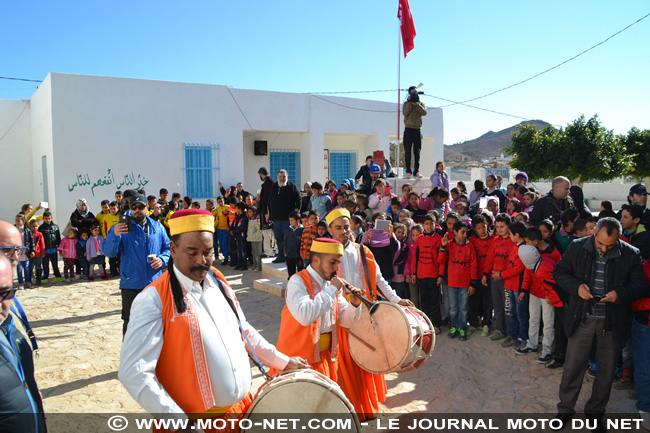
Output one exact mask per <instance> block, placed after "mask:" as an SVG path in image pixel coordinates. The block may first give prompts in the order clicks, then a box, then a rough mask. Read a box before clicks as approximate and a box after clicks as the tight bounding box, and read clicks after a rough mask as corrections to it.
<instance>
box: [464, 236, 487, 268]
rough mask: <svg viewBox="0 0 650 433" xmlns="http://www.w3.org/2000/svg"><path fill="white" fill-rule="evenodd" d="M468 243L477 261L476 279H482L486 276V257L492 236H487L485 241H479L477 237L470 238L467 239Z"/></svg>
mask: <svg viewBox="0 0 650 433" xmlns="http://www.w3.org/2000/svg"><path fill="white" fill-rule="evenodd" d="M469 243H471V244H472V246H473V247H474V251H475V252H476V259H477V260H478V277H479V278H480V277H482V276H483V275H485V274H487V273H488V272H487V268H486V265H487V257H488V254H489V253H490V246H491V245H492V236H488V237H486V238H485V239H481V238H479V237H478V236H472V237H471V238H469Z"/></svg>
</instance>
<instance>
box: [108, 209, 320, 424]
mask: <svg viewBox="0 0 650 433" xmlns="http://www.w3.org/2000/svg"><path fill="white" fill-rule="evenodd" d="M169 228H170V233H171V245H170V251H171V259H170V260H169V267H168V270H167V271H166V272H165V273H163V274H162V276H161V277H160V278H158V279H157V280H156V281H154V282H153V283H152V284H151V285H149V286H148V287H147V288H146V289H145V290H144V291H143V292H142V293H141V294H140V295H139V296H138V297H137V298H136V299H135V302H134V303H133V308H132V311H131V322H130V323H129V328H128V330H127V333H126V336H125V337H124V344H123V345H122V352H121V356H120V369H119V379H120V381H122V383H123V384H124V387H125V388H126V389H127V391H129V393H130V394H131V396H133V398H134V399H135V400H136V401H137V402H138V403H139V404H140V405H141V406H142V407H143V408H144V409H145V410H147V411H148V412H149V413H151V414H165V416H169V417H170V418H176V419H187V418H189V419H191V420H196V419H198V418H224V419H229V418H237V417H239V416H241V415H242V414H243V413H245V412H246V410H247V409H248V407H249V406H250V404H251V403H252V396H251V393H250V388H251V383H252V378H251V371H250V367H249V363H248V356H249V355H248V353H251V354H252V355H253V357H254V358H255V359H258V358H259V359H260V360H261V362H262V363H264V364H267V365H270V366H271V367H274V368H275V369H277V370H284V369H296V368H306V367H307V363H306V362H305V361H304V360H303V359H302V358H300V357H297V356H296V357H293V358H289V357H288V356H286V355H284V354H283V353H280V351H278V350H277V349H276V348H275V347H274V346H273V345H271V344H269V343H268V342H267V341H266V340H265V339H264V338H263V337H262V336H261V335H260V334H259V333H258V332H257V331H256V330H255V328H253V327H252V326H251V325H250V324H249V323H248V322H247V321H246V318H245V317H244V313H243V312H242V310H241V308H240V306H239V303H238V301H237V297H236V296H235V293H234V291H233V290H232V289H231V288H230V285H229V284H228V282H227V281H226V279H225V277H224V276H223V275H222V274H221V272H219V271H218V270H217V269H216V268H214V267H211V265H212V261H213V259H214V247H213V245H214V244H213V233H214V218H213V216H212V214H211V213H210V212H208V211H205V210H200V209H186V210H181V211H178V212H176V213H174V215H173V216H172V217H171V218H170V219H169ZM247 351H248V353H247ZM185 431H194V430H191V429H189V428H188V429H187V430H185Z"/></svg>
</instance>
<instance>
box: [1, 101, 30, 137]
mask: <svg viewBox="0 0 650 433" xmlns="http://www.w3.org/2000/svg"><path fill="white" fill-rule="evenodd" d="M28 105H29V103H28V102H25V106H24V107H23V109H22V110H20V113H19V114H18V117H16V120H14V123H12V124H11V126H9V128H7V130H6V131H5V133H4V134H2V137H0V141H2V140H3V139H4V138H5V137H6V136H7V134H9V131H11V129H12V128H13V127H14V125H15V124H16V122H18V119H20V116H22V115H23V112H24V111H25V109H26V108H27V106H28Z"/></svg>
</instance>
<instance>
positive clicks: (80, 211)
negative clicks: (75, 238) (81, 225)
mask: <svg viewBox="0 0 650 433" xmlns="http://www.w3.org/2000/svg"><path fill="white" fill-rule="evenodd" d="M84 204H85V205H86V211H85V212H84V211H82V210H81V205H84ZM77 212H79V215H81V217H82V218H87V217H88V202H87V201H86V199H85V198H80V199H79V200H77Z"/></svg>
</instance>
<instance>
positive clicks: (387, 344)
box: [348, 301, 436, 374]
mask: <svg viewBox="0 0 650 433" xmlns="http://www.w3.org/2000/svg"><path fill="white" fill-rule="evenodd" d="M435 342H436V336H435V333H434V332H433V325H432V324H431V321H430V320H429V318H428V317H427V316H426V314H424V313H423V312H422V311H420V310H418V309H417V308H413V307H404V306H401V305H397V304H393V303H390V302H385V301H380V302H379V305H378V306H377V307H376V311H375V313H374V314H373V315H372V316H370V314H368V309H367V308H365V307H364V308H363V310H362V313H361V318H360V319H359V321H358V322H356V323H355V324H354V325H353V326H352V327H351V328H350V329H349V338H348V343H349V346H350V355H352V359H354V360H355V361H356V363H357V364H359V367H361V368H363V369H364V370H366V371H369V372H371V373H377V374H384V373H404V372H407V371H413V370H417V369H418V368H420V367H421V366H422V365H423V364H424V362H425V361H426V360H427V359H429V357H430V356H431V353H432V352H433V347H434V345H435Z"/></svg>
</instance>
